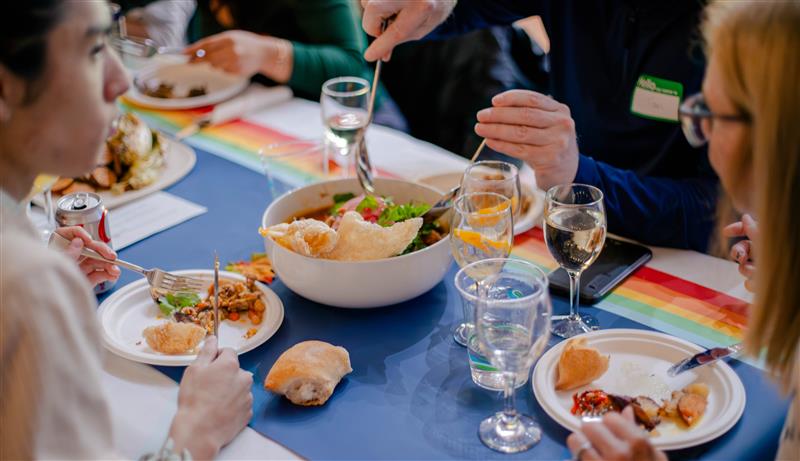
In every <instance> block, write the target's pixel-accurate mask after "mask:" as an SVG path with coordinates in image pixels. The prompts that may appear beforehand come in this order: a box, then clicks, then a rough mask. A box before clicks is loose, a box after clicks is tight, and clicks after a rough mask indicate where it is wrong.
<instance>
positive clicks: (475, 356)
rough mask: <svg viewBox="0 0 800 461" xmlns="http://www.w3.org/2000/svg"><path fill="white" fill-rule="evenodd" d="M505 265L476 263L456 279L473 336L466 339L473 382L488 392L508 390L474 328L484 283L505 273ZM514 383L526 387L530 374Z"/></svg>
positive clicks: (467, 323) (523, 373)
mask: <svg viewBox="0 0 800 461" xmlns="http://www.w3.org/2000/svg"><path fill="white" fill-rule="evenodd" d="M498 261H499V262H498ZM503 261H505V260H503V259H500V260H494V259H487V260H483V261H478V262H475V263H472V264H470V265H469V266H467V267H465V268H463V269H461V270H459V271H458V273H456V278H455V286H456V289H457V290H458V293H459V294H460V295H461V305H462V306H463V308H464V323H465V325H466V328H467V329H466V332H467V333H468V335H469V336H468V337H467V338H466V343H467V344H466V346H467V360H468V362H469V371H470V376H471V377H472V382H474V383H475V384H477V385H478V386H480V387H482V388H484V389H487V390H490V391H499V392H502V391H503V388H504V381H503V374H502V373H501V372H500V370H498V369H497V368H495V367H494V366H492V364H491V363H489V359H488V358H487V357H486V355H485V354H483V352H481V350H480V345H479V343H478V337H477V336H476V335H475V329H474V326H475V308H476V306H477V304H478V286H479V285H480V283H481V281H482V280H483V279H485V278H487V277H490V276H492V275H494V274H496V273H497V272H499V271H500V270H502V266H503ZM473 277H474V278H473ZM514 382H515V384H516V387H518V388H519V387H522V386H524V385H525V384H526V383H527V382H528V372H527V371H520V372H519V373H518V374H517V378H516V380H515V381H514Z"/></svg>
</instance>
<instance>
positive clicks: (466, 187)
mask: <svg viewBox="0 0 800 461" xmlns="http://www.w3.org/2000/svg"><path fill="white" fill-rule="evenodd" d="M470 192H494V193H497V194H500V195H502V196H504V197H506V198H508V199H509V200H511V215H512V217H513V219H514V221H516V220H517V218H518V217H519V210H520V208H521V205H522V202H521V200H520V185H519V169H518V168H517V167H516V165H514V164H511V163H508V162H503V161H500V160H481V161H480V162H476V163H473V164H472V165H470V166H469V167H468V168H467V169H466V171H464V177H463V178H462V179H461V191H460V193H462V194H467V193H470Z"/></svg>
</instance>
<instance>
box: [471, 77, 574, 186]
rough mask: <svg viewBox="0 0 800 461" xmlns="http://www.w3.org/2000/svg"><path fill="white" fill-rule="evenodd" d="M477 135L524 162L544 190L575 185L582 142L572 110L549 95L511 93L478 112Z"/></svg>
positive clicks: (521, 91)
mask: <svg viewBox="0 0 800 461" xmlns="http://www.w3.org/2000/svg"><path fill="white" fill-rule="evenodd" d="M475 133H477V134H478V136H481V137H483V138H486V145H487V146H489V147H491V148H492V149H494V150H496V151H498V152H502V153H504V154H507V155H510V156H512V157H516V158H518V159H520V160H523V161H524V162H526V163H527V164H528V165H530V166H531V168H533V171H534V172H535V173H536V183H537V185H538V186H539V188H540V189H542V190H545V191H546V190H547V189H549V188H551V187H553V186H555V185H558V184H567V183H571V182H573V180H574V179H575V174H576V173H577V172H578V141H577V137H576V135H575V122H574V121H573V120H572V117H571V116H570V112H569V107H567V106H566V105H564V104H561V103H559V102H558V101H556V100H554V99H552V98H550V97H549V96H546V95H543V94H541V93H537V92H535V91H528V90H510V91H506V92H504V93H500V94H498V95H497V96H495V97H494V98H492V107H490V108H487V109H483V110H481V111H480V112H478V124H477V125H475Z"/></svg>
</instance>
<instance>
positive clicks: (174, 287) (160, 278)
mask: <svg viewBox="0 0 800 461" xmlns="http://www.w3.org/2000/svg"><path fill="white" fill-rule="evenodd" d="M69 244H70V241H69V240H67V239H65V238H64V237H62V236H60V235H59V234H58V233H56V232H53V233H52V234H51V235H50V245H51V246H56V247H58V248H61V249H62V250H63V249H66V248H67V247H69ZM81 255H83V256H86V257H87V258H92V259H97V260H99V261H105V262H107V263H111V264H115V265H117V266H120V267H124V268H125V269H129V270H132V271H134V272H138V273H140V274H142V275H144V277H145V278H146V279H147V283H149V284H150V287H151V288H152V289H153V290H154V291H156V292H157V293H159V294H163V293H175V292H179V291H203V290H205V288H206V287H207V286H208V283H207V282H205V281H203V280H200V279H197V278H194V277H187V276H184V275H175V274H171V273H169V272H167V271H164V270H161V269H158V268H153V269H145V268H143V267H141V266H137V265H136V264H133V263H129V262H127V261H123V260H121V259H115V260H113V261H112V260H110V259H106V258H104V257H102V256H101V255H100V254H99V253H97V252H95V251H94V250H90V249H88V248H84V249H83V250H81Z"/></svg>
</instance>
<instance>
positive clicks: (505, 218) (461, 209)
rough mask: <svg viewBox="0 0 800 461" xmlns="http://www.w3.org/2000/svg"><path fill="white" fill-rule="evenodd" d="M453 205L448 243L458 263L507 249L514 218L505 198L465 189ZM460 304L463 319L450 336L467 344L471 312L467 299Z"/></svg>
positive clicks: (502, 253) (462, 264) (504, 253)
mask: <svg viewBox="0 0 800 461" xmlns="http://www.w3.org/2000/svg"><path fill="white" fill-rule="evenodd" d="M453 208H454V210H455V212H454V213H453V217H452V222H451V225H450V230H451V236H450V245H451V248H452V252H453V258H455V260H456V263H457V264H458V266H459V267H461V268H463V267H465V266H467V265H468V264H470V263H473V262H475V261H480V260H482V259H489V258H505V257H507V256H508V255H509V254H510V253H511V245H512V243H513V234H514V232H513V229H514V221H513V218H512V215H511V201H510V200H509V199H508V198H506V197H504V196H503V195H500V194H497V193H494V192H469V193H466V194H462V195H461V196H459V197H457V198H456V201H455V204H454V207H453ZM476 280H477V279H476ZM463 305H464V323H461V324H459V325H458V327H456V329H455V331H454V332H453V339H454V340H455V341H456V342H457V343H458V344H460V345H462V346H467V343H468V340H469V336H470V334H471V331H472V322H471V320H472V317H473V314H474V312H472V310H473V308H472V306H469V305H468V303H466V302H464V303H463Z"/></svg>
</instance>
